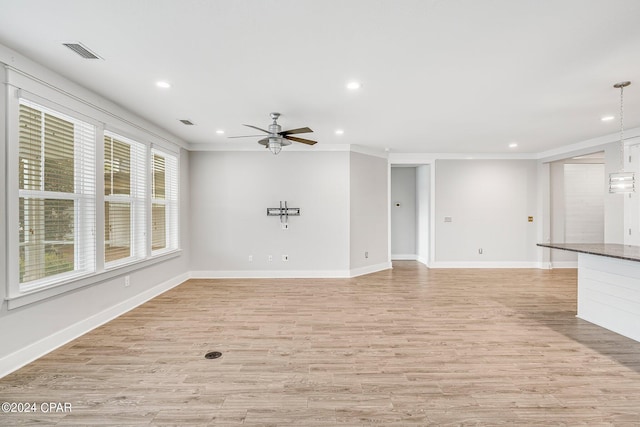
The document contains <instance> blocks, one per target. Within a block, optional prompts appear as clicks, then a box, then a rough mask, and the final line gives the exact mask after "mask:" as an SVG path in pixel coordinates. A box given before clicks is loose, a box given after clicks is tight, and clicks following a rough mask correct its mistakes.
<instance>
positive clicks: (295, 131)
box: [280, 127, 313, 136]
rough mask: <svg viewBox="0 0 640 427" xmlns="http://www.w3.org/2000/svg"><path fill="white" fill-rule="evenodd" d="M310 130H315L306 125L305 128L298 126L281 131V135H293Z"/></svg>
mask: <svg viewBox="0 0 640 427" xmlns="http://www.w3.org/2000/svg"><path fill="white" fill-rule="evenodd" d="M310 132H313V131H312V130H311V129H309V128H307V127H304V128H298V129H289V130H285V131H282V132H280V135H282V136H286V135H293V134H294V133H310Z"/></svg>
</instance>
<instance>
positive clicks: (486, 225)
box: [435, 160, 539, 267]
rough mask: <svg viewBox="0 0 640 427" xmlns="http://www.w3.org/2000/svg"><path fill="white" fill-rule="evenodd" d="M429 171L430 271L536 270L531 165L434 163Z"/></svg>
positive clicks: (534, 192) (534, 177)
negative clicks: (432, 205) (432, 267)
mask: <svg viewBox="0 0 640 427" xmlns="http://www.w3.org/2000/svg"><path fill="white" fill-rule="evenodd" d="M435 168H436V169H435V239H436V241H435V263H436V266H478V267H483V266H495V267H516V266H530V267H533V266H535V265H536V262H537V251H536V246H535V245H536V227H535V222H528V216H535V215H536V212H537V205H536V201H537V164H536V161H535V160H438V161H436V163H435ZM445 217H451V220H452V221H451V222H444V219H445ZM538 220H539V219H538ZM534 221H535V217H534ZM480 248H482V250H483V254H479V249H480Z"/></svg>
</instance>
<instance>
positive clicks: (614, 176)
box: [609, 82, 636, 193]
mask: <svg viewBox="0 0 640 427" xmlns="http://www.w3.org/2000/svg"><path fill="white" fill-rule="evenodd" d="M630 84H631V82H620V83H616V84H614V85H613V87H614V88H616V89H620V169H619V170H618V172H613V173H610V174H609V193H633V192H635V191H636V188H635V184H636V178H635V174H634V173H633V172H625V170H624V97H623V96H624V88H625V87H627V86H629V85H630Z"/></svg>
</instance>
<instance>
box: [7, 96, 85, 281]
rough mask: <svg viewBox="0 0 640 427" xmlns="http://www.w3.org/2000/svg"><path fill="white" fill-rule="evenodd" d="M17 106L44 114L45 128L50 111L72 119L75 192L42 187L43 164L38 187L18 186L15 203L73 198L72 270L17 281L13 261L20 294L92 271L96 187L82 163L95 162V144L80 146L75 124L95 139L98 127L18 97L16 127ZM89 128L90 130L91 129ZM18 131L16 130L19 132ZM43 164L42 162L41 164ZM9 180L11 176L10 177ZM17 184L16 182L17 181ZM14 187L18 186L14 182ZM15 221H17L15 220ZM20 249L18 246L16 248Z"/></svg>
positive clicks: (17, 145)
mask: <svg viewBox="0 0 640 427" xmlns="http://www.w3.org/2000/svg"><path fill="white" fill-rule="evenodd" d="M20 105H26V106H28V107H30V108H33V109H36V110H38V111H40V112H41V113H42V115H43V119H42V126H43V127H44V115H45V114H49V115H52V116H55V117H58V118H59V119H62V120H65V121H68V122H71V123H73V124H74V131H75V135H74V156H73V157H74V164H75V166H74V192H73V193H63V192H55V191H47V190H44V173H45V169H44V166H43V167H42V168H41V173H42V177H41V188H40V189H39V190H33V189H30V190H24V189H22V190H21V189H17V198H16V199H15V200H16V202H17V201H19V200H20V198H38V199H43V200H44V199H56V200H73V203H74V240H73V242H74V270H72V271H68V272H64V273H60V274H56V275H52V276H46V277H43V278H41V279H36V280H32V281H29V282H24V283H20V280H19V275H20V272H19V265H18V264H17V263H16V265H14V266H13V267H14V268H16V271H15V272H14V273H13V275H12V276H13V278H14V279H15V282H16V284H17V288H18V289H17V290H18V291H19V292H20V293H24V292H30V291H33V290H37V289H42V288H47V287H50V286H53V285H56V284H59V283H63V282H67V281H70V280H73V279H76V278H79V277H83V276H86V275H88V274H92V273H94V272H95V271H96V258H95V240H96V239H95V202H96V186H95V174H93V175H92V174H91V173H84V174H83V171H85V170H86V168H87V165H86V164H84V163H83V162H87V161H88V162H89V163H93V164H95V144H92V145H93V147H90V146H89V143H88V142H87V141H84V144H85V146H82V145H81V144H82V141H80V143H78V142H79V139H78V138H79V131H78V126H80V127H84V128H85V131H87V132H88V133H89V134H91V133H92V135H91V136H93V138H94V140H95V136H96V134H97V129H96V127H95V125H94V124H92V123H89V122H86V121H84V120H82V119H79V118H77V117H74V116H71V115H69V114H66V113H65V112H61V111H59V110H58V109H55V108H49V107H48V106H45V105H42V104H40V103H36V102H32V101H30V100H28V99H25V98H19V99H18V102H17V112H16V113H17V114H16V121H15V123H13V124H12V125H13V126H16V124H17V123H19V121H18V117H19V115H20V112H19V109H20ZM90 128H92V132H91V131H90ZM18 132H19V131H18ZM18 132H16V133H15V134H14V135H15V136H16V138H15V139H14V140H13V141H14V145H16V147H15V149H16V157H14V158H19V156H18V153H17V151H19V143H18V142H17V141H19V138H18V135H17V134H18ZM44 149H45V147H44V139H43V141H42V150H43V152H44ZM41 158H42V162H44V154H42V156H41ZM43 165H44V163H43ZM13 178H14V179H16V180H17V179H18V171H17V170H16V171H15V176H14V177H13ZM10 179H11V178H10ZM16 184H17V182H16ZM16 187H17V185H16ZM14 223H17V221H16V222H14ZM17 237H18V236H16V239H15V240H14V241H15V242H16V243H17V244H16V245H15V246H13V248H15V249H14V250H16V249H17V248H19V245H20V243H19V239H18V238H17ZM18 252H19V249H18ZM16 258H17V259H19V254H16Z"/></svg>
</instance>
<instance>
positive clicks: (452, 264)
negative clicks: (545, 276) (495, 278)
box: [429, 261, 540, 268]
mask: <svg viewBox="0 0 640 427" xmlns="http://www.w3.org/2000/svg"><path fill="white" fill-rule="evenodd" d="M429 268H540V265H539V263H537V262H526V261H484V262H483V261H479V262H473V261H471V262H465V261H436V262H434V263H433V264H431V265H430V266H429Z"/></svg>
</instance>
